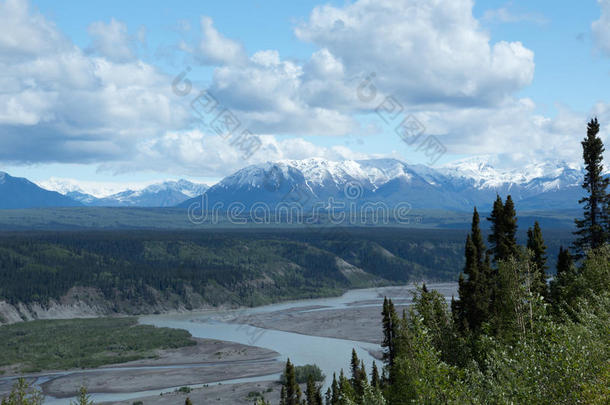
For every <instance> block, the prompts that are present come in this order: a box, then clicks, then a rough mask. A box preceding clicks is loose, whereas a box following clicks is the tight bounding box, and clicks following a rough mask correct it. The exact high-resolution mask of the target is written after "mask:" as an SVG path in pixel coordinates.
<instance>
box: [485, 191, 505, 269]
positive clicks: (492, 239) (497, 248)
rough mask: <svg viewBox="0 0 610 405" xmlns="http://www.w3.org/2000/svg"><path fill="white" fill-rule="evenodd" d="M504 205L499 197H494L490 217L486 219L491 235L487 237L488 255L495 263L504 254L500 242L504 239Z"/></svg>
mask: <svg viewBox="0 0 610 405" xmlns="http://www.w3.org/2000/svg"><path fill="white" fill-rule="evenodd" d="M503 218H504V204H503V203H502V199H501V198H500V196H499V195H496V201H494V204H493V209H492V210H491V214H490V216H489V217H488V218H487V220H488V221H490V222H491V233H490V234H489V236H488V237H487V240H488V241H489V254H490V255H492V256H493V262H494V263H496V262H497V261H498V260H499V259H500V258H501V257H502V256H503V254H504V250H503V248H502V241H503V238H504V228H503V226H504V222H503Z"/></svg>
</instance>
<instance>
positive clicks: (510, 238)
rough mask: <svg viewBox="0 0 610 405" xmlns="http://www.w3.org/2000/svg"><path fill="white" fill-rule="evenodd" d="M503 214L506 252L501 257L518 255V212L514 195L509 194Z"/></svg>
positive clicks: (506, 257)
mask: <svg viewBox="0 0 610 405" xmlns="http://www.w3.org/2000/svg"><path fill="white" fill-rule="evenodd" d="M502 214H503V222H504V224H503V230H504V245H505V246H504V249H505V253H504V256H502V257H501V259H504V260H506V259H508V258H509V257H511V256H512V257H516V256H517V255H518V253H519V248H518V246H517V212H516V211H515V204H514V203H513V199H512V197H511V196H510V195H509V196H508V197H506V201H505V202H504V210H503V212H502Z"/></svg>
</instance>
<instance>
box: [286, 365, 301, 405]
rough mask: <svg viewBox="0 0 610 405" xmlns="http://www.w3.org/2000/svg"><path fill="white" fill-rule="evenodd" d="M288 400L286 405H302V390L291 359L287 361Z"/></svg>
mask: <svg viewBox="0 0 610 405" xmlns="http://www.w3.org/2000/svg"><path fill="white" fill-rule="evenodd" d="M284 373H285V375H286V382H285V383H284V386H285V387H286V400H285V405H300V402H301V388H300V387H299V384H298V383H297V380H296V375H295V371H294V366H293V365H292V363H291V362H290V359H288V360H287V361H286V371H285V372H284Z"/></svg>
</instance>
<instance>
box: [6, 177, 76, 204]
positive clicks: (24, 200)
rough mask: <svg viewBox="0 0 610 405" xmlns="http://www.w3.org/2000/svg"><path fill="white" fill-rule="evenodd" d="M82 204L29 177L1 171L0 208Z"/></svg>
mask: <svg viewBox="0 0 610 405" xmlns="http://www.w3.org/2000/svg"><path fill="white" fill-rule="evenodd" d="M81 205H82V204H80V203H79V202H77V201H75V200H73V199H71V198H69V197H66V196H64V195H62V194H60V193H57V192H55V191H49V190H45V189H43V188H40V187H38V186H37V185H36V184H34V183H32V182H31V181H29V180H27V179H24V178H21V177H12V176H10V175H9V174H7V173H5V172H0V209H11V208H41V207H75V206H81Z"/></svg>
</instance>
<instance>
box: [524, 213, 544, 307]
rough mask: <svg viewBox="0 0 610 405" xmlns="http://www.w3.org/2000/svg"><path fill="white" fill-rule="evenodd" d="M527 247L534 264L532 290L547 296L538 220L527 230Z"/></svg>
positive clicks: (542, 241)
mask: <svg viewBox="0 0 610 405" xmlns="http://www.w3.org/2000/svg"><path fill="white" fill-rule="evenodd" d="M527 248H528V249H529V250H530V251H531V252H532V254H533V262H534V265H535V271H536V274H537V277H535V278H534V285H533V286H532V287H533V288H532V289H533V291H535V292H537V293H538V294H540V295H542V296H543V297H547V295H548V289H547V284H546V270H547V268H548V266H547V265H546V246H545V244H544V240H543V239H542V230H541V229H540V225H539V224H538V221H536V222H535V223H534V228H533V229H532V228H529V229H528V230H527Z"/></svg>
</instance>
